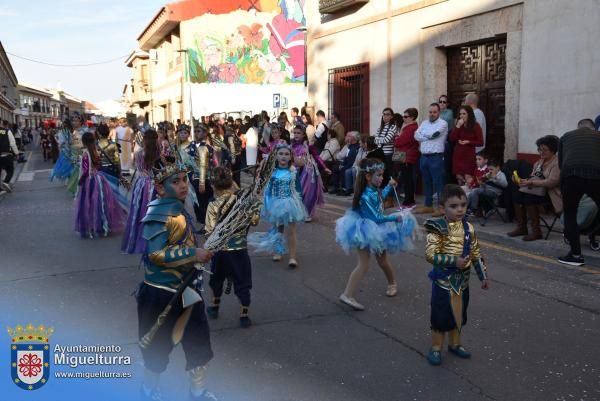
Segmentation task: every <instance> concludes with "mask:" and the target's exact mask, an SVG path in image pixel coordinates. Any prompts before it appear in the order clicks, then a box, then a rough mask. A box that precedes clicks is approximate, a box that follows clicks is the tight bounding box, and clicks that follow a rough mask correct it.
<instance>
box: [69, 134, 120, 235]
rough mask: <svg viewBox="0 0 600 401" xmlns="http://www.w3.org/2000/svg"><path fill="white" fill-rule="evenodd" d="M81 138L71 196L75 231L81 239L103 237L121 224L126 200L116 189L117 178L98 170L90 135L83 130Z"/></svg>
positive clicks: (96, 156) (95, 152) (91, 135)
mask: <svg viewBox="0 0 600 401" xmlns="http://www.w3.org/2000/svg"><path fill="white" fill-rule="evenodd" d="M81 140H82V142H83V147H84V150H83V153H82V155H81V162H80V166H79V189H78V191H77V197H76V198H75V231H77V232H78V233H79V234H80V235H81V237H82V238H94V237H98V236H103V237H106V236H108V234H109V233H111V232H114V231H117V230H119V229H120V228H121V227H122V225H123V218H124V205H125V204H126V202H127V200H126V199H125V197H123V196H122V195H120V194H119V192H118V184H119V181H118V179H117V178H116V177H114V176H111V175H109V174H106V173H104V172H103V171H100V170H99V169H100V165H101V164H100V157H99V156H98V152H97V150H96V138H95V137H94V134H93V133H92V132H86V133H84V134H83V136H82V137H81Z"/></svg>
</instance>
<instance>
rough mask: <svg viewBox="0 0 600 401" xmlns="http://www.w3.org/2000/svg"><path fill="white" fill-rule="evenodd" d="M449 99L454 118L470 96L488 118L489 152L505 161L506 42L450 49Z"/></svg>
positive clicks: (487, 144) (503, 39)
mask: <svg viewBox="0 0 600 401" xmlns="http://www.w3.org/2000/svg"><path fill="white" fill-rule="evenodd" d="M447 56H448V97H449V102H450V107H451V108H452V110H454V116H455V117H456V116H457V115H458V109H459V107H460V106H461V104H462V103H463V102H464V99H465V96H466V95H467V94H468V93H470V92H475V93H477V94H478V95H479V108H480V109H481V110H482V111H483V113H484V114H485V118H486V131H487V139H486V151H487V153H488V154H489V155H490V157H493V158H494V159H497V160H499V161H500V162H502V161H503V157H504V114H505V81H506V38H502V39H497V40H492V41H486V42H483V43H475V44H470V45H463V46H459V47H452V48H449V49H448V53H447Z"/></svg>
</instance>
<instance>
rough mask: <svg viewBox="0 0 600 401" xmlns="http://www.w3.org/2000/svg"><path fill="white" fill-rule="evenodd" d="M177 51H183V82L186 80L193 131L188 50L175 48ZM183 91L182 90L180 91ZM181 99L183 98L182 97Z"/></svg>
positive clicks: (192, 129) (192, 121)
mask: <svg viewBox="0 0 600 401" xmlns="http://www.w3.org/2000/svg"><path fill="white" fill-rule="evenodd" d="M175 51H176V52H177V53H184V54H185V56H184V62H185V70H184V71H185V82H186V86H187V92H188V100H189V108H190V130H191V131H192V132H194V111H193V109H192V82H191V79H190V78H191V77H190V71H189V68H190V65H189V59H188V56H189V55H188V51H187V50H185V49H179V50H175ZM182 92H183V91H182ZM183 97H184V96H183V93H182V98H183ZM182 100H183V99H182Z"/></svg>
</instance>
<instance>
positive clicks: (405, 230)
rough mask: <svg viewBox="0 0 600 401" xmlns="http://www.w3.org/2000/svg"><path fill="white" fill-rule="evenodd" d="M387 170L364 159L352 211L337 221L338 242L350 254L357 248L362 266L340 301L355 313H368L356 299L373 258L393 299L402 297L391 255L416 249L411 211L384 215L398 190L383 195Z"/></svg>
mask: <svg viewBox="0 0 600 401" xmlns="http://www.w3.org/2000/svg"><path fill="white" fill-rule="evenodd" d="M384 168H385V166H384V165H383V163H381V162H380V161H379V160H376V159H363V160H361V162H360V165H359V169H360V170H359V173H358V175H357V177H356V182H355V185H354V199H353V201H352V208H351V209H348V210H347V211H346V214H345V215H344V216H343V217H342V218H340V219H338V220H337V221H336V227H335V232H336V241H337V242H338V243H339V244H340V245H341V247H342V249H343V250H344V251H345V252H346V253H348V252H349V251H350V249H354V248H356V250H357V252H358V265H357V266H356V268H355V269H354V270H353V271H352V273H351V274H350V277H349V278H348V283H347V284H346V289H345V290H344V292H343V293H342V295H340V301H341V302H343V303H344V304H346V305H349V306H350V307H352V308H353V309H355V310H364V306H363V305H361V304H359V303H358V302H357V301H356V299H355V298H354V293H355V291H356V288H357V287H358V284H359V283H360V280H361V279H362V278H363V276H364V275H365V273H366V272H367V270H368V269H369V257H370V255H371V254H372V253H373V254H375V259H376V260H377V264H378V265H379V267H381V269H382V270H383V272H384V273H385V277H386V278H387V281H388V287H387V291H386V295H387V296H389V297H393V296H395V295H396V294H397V293H398V286H397V284H396V278H395V276H394V269H393V268H392V265H391V264H390V261H389V259H388V253H395V252H398V251H404V250H407V249H410V248H411V247H412V241H411V240H412V236H413V233H414V231H415V227H416V220H415V218H414V217H413V216H412V215H411V214H410V212H408V211H402V212H399V213H394V214H392V215H385V214H383V200H382V199H385V198H387V196H388V195H389V194H390V193H391V191H392V190H394V188H395V187H396V185H397V183H396V181H394V180H390V182H389V184H388V185H387V186H386V187H385V188H384V189H383V191H381V193H380V191H379V186H380V185H381V182H382V180H383V170H384Z"/></svg>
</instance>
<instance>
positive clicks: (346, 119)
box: [329, 63, 369, 133]
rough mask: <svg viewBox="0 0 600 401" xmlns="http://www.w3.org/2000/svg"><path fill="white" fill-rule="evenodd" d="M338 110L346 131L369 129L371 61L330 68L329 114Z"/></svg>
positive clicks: (365, 130)
mask: <svg viewBox="0 0 600 401" xmlns="http://www.w3.org/2000/svg"><path fill="white" fill-rule="evenodd" d="M334 111H337V112H338V113H339V114H340V121H341V122H342V124H343V125H344V127H345V128H346V131H358V132H361V133H367V132H368V130H369V63H364V64H356V65H351V66H347V67H341V68H333V69H331V70H329V116H330V117H331V113H332V112H334Z"/></svg>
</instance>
